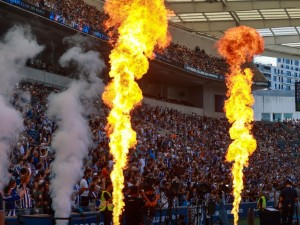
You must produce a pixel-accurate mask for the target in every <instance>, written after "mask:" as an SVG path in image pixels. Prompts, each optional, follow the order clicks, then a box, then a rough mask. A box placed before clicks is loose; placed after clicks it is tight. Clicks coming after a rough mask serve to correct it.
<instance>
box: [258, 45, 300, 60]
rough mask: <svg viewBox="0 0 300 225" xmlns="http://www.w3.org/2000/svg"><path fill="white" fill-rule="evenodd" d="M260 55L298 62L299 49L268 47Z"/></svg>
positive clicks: (280, 46)
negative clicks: (296, 60)
mask: <svg viewBox="0 0 300 225" xmlns="http://www.w3.org/2000/svg"><path fill="white" fill-rule="evenodd" d="M262 55H265V56H273V57H282V58H289V59H298V60H299V59H300V49H298V48H291V47H287V46H282V45H270V46H268V47H266V48H265V51H264V52H263V54H262ZM283 55H284V56H283Z"/></svg>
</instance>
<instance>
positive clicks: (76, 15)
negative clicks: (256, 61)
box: [25, 0, 228, 75]
mask: <svg viewBox="0 0 300 225" xmlns="http://www.w3.org/2000/svg"><path fill="white" fill-rule="evenodd" d="M25 2H28V3H30V4H34V5H35V6H37V7H41V8H44V9H45V10H48V11H51V12H52V14H51V15H53V18H52V19H53V20H55V21H57V22H60V23H62V24H65V25H67V26H69V27H73V28H75V29H78V30H80V31H85V32H87V30H93V31H98V32H101V33H105V28H104V25H103V22H104V21H105V19H106V18H107V16H106V14H105V13H104V12H103V11H100V10H98V9H96V7H94V6H91V5H89V4H87V3H85V2H84V1H83V0H48V1H46V0H25ZM87 28H88V29H87ZM163 56H164V57H166V59H168V60H170V61H172V62H175V63H179V64H186V65H189V66H191V67H194V68H196V69H199V70H201V71H204V72H207V73H212V74H218V75H225V74H226V72H227V71H228V65H227V63H226V62H225V60H224V59H222V58H218V57H214V56H210V55H208V54H207V53H206V52H205V51H204V50H203V49H202V50H201V49H200V48H199V47H198V46H197V47H196V48H195V49H190V48H188V47H186V46H183V45H180V44H178V43H171V44H170V46H169V47H168V48H167V49H166V50H165V51H164V52H163Z"/></svg>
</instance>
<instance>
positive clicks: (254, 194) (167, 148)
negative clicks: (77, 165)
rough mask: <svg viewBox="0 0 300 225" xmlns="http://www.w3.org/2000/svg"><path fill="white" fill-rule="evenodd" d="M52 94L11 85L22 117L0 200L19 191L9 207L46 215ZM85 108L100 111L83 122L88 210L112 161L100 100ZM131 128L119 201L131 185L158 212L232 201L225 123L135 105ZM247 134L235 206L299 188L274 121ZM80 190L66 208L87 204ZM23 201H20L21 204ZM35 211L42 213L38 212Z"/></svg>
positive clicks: (294, 161) (293, 160) (294, 160)
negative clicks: (153, 196)
mask: <svg viewBox="0 0 300 225" xmlns="http://www.w3.org/2000/svg"><path fill="white" fill-rule="evenodd" d="M59 91H60V90H58V89H57V88H53V87H47V86H44V85H41V84H37V83H29V82H22V83H20V84H19V85H17V86H16V89H15V95H14V100H13V101H12V104H13V106H14V107H15V108H16V109H18V110H20V111H21V112H22V114H23V117H24V129H23V132H22V134H21V136H20V138H19V141H18V143H16V145H15V146H14V148H13V151H12V154H11V165H10V167H9V172H10V174H11V180H10V182H9V184H8V186H7V187H6V188H5V190H4V194H6V195H8V194H10V193H11V190H17V189H18V188H21V190H19V193H20V194H19V195H20V196H19V198H17V199H15V200H22V199H23V200H22V201H13V202H14V204H17V205H16V206H17V208H22V209H26V208H27V209H28V208H29V209H33V208H34V209H35V210H36V211H37V212H44V213H45V212H46V213H47V212H51V208H50V206H51V197H50V192H49V190H50V189H49V184H50V186H51V179H50V174H51V163H52V161H53V160H54V158H55V150H54V149H52V147H51V139H52V135H53V133H54V132H55V130H56V124H55V122H54V121H52V120H51V119H50V118H49V117H48V116H47V114H46V110H47V96H48V95H49V94H50V93H52V92H59ZM91 104H94V105H95V106H97V108H98V107H99V108H100V107H101V112H100V113H99V112H97V113H95V114H91V116H90V117H89V121H88V123H89V126H90V129H91V131H92V135H93V138H92V142H91V144H90V149H89V156H88V157H87V158H86V159H85V160H84V168H82V169H83V179H84V180H86V183H87V188H86V189H85V191H86V193H87V195H86V196H82V197H86V198H82V199H84V200H85V201H86V200H87V201H90V202H93V203H95V202H96V201H95V200H97V199H99V198H100V196H99V192H100V191H101V190H105V189H106V188H107V185H108V184H109V183H110V181H109V180H110V177H109V173H110V171H111V170H112V168H113V159H112V157H111V155H110V154H109V147H108V143H109V139H108V137H107V136H106V133H105V124H106V116H107V115H108V113H109V109H108V108H107V107H105V106H104V105H103V104H102V103H101V102H100V101H95V102H93V103H91ZM132 124H133V128H134V130H135V131H136V132H137V145H136V147H135V148H134V149H131V151H130V155H129V157H128V166H127V168H126V170H125V171H124V175H125V180H126V182H125V184H126V185H125V190H124V193H125V194H126V193H127V191H128V190H129V188H130V187H131V186H138V187H140V189H143V188H145V187H149V186H151V187H153V188H154V190H155V192H156V193H159V194H160V199H159V205H161V206H162V207H168V206H169V205H170V204H172V205H173V204H174V206H185V205H191V204H192V205H193V204H198V203H197V201H195V199H199V198H202V197H203V195H204V194H205V195H207V194H208V193H209V194H208V195H209V198H210V199H212V200H213V201H218V200H219V197H220V192H222V191H223V192H224V193H225V194H226V202H231V201H232V195H231V186H232V179H231V172H230V169H231V164H230V163H228V162H226V160H225V155H226V150H227V147H228V145H229V144H230V142H231V140H230V137H229V134H228V129H229V127H230V125H229V123H228V122H227V120H226V119H225V118H210V117H206V116H199V115H187V114H183V113H180V112H179V111H177V110H174V109H168V108H162V107H152V106H150V105H147V104H142V105H141V106H139V107H138V108H136V109H135V110H134V111H133V113H132ZM253 134H254V136H255V138H256V140H257V143H258V147H257V150H256V151H255V152H254V154H253V155H252V156H251V158H250V160H249V167H247V168H245V169H244V174H245V188H244V190H243V193H242V202H253V201H256V200H257V198H258V196H259V194H260V193H262V192H263V193H264V194H265V195H266V196H267V198H268V200H273V201H274V200H276V192H278V191H279V190H280V188H281V187H282V184H283V182H284V181H285V180H286V177H290V178H291V179H292V180H293V181H294V184H295V185H296V186H298V185H299V184H300V183H298V182H299V181H300V174H299V171H298V170H295V165H298V164H299V163H300V161H299V157H298V156H297V155H295V154H293V153H295V152H296V153H299V147H298V146H296V147H295V146H293V145H290V144H288V143H289V140H291V138H292V135H291V134H290V133H289V132H287V131H286V130H285V129H283V128H282V126H281V124H280V123H279V122H278V123H263V122H255V123H254V124H253ZM280 141H281V142H285V143H286V144H285V146H284V148H282V146H280V145H279V144H278V143H279V142H280ZM81 186H82V182H81V181H78V184H77V185H75V186H74V195H73V196H72V200H73V206H74V208H76V207H79V206H82V205H88V204H85V203H84V202H83V200H82V199H81V198H80V195H82V192H80V187H81ZM22 188H23V189H22ZM277 194H278V193H277ZM24 196H25V197H26V196H27V198H28V199H27V203H26V201H24V199H26V198H25V197H24ZM170 196H171V197H172V203H170V199H169V198H170ZM277 197H278V196H277ZM25 203H26V204H25ZM41 208H42V209H43V210H42V211H39V210H40V209H41ZM10 215H14V212H10Z"/></svg>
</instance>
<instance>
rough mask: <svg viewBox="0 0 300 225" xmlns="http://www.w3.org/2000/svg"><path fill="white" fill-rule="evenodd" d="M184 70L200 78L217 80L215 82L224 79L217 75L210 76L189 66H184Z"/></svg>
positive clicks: (210, 74)
mask: <svg viewBox="0 0 300 225" xmlns="http://www.w3.org/2000/svg"><path fill="white" fill-rule="evenodd" d="M184 69H185V70H188V71H191V72H194V73H196V74H198V75H200V76H202V77H207V78H213V79H217V80H225V77H224V76H222V75H217V74H212V73H207V72H204V71H202V70H199V69H196V68H194V67H191V66H189V65H186V64H185V65H184Z"/></svg>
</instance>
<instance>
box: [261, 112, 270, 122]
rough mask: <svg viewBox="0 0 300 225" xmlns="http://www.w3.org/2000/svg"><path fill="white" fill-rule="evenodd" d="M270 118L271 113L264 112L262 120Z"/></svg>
mask: <svg viewBox="0 0 300 225" xmlns="http://www.w3.org/2000/svg"><path fill="white" fill-rule="evenodd" d="M270 120H271V116H270V113H262V114H261V121H270Z"/></svg>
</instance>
